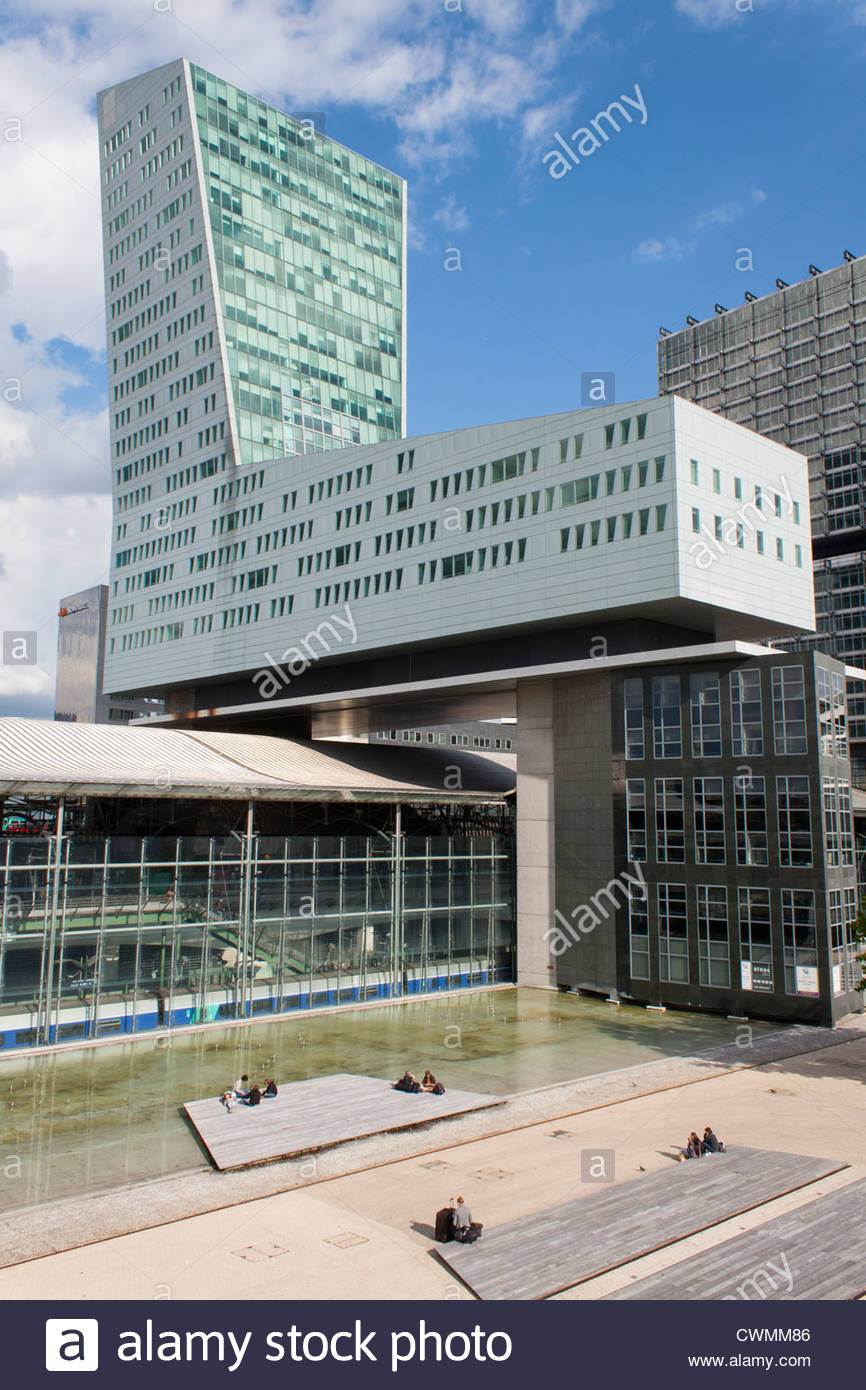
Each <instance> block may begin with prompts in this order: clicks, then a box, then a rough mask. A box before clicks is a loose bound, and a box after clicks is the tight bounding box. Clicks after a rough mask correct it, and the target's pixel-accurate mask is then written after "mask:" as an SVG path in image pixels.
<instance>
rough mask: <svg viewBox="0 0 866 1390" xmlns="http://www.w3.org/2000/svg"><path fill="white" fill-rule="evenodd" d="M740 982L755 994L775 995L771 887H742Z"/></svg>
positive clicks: (740, 908)
mask: <svg viewBox="0 0 866 1390" xmlns="http://www.w3.org/2000/svg"><path fill="white" fill-rule="evenodd" d="M738 894H739V917H740V983H741V985H742V988H743V989H747V990H752V991H754V992H755V993H756V994H772V993H773V937H772V929H771V920H770V890H769V888H740V889H738Z"/></svg>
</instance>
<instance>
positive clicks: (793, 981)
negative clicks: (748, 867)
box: [782, 888, 819, 995]
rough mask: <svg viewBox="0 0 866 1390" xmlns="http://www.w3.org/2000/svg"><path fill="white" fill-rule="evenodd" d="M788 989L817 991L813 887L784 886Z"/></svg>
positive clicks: (800, 992) (786, 986) (787, 990)
mask: <svg viewBox="0 0 866 1390" xmlns="http://www.w3.org/2000/svg"><path fill="white" fill-rule="evenodd" d="M782 939H783V942H784V948H785V993H786V994H812V995H815V994H818V992H819V990H818V947H817V941H816V936H815V894H814V893H813V891H812V890H811V888H783V889H782Z"/></svg>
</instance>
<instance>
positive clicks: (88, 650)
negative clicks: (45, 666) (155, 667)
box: [54, 584, 161, 724]
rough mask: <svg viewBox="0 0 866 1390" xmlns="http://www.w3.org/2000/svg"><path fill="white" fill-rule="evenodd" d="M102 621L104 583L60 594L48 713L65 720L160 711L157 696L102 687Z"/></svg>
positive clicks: (116, 719) (105, 719)
mask: <svg viewBox="0 0 866 1390" xmlns="http://www.w3.org/2000/svg"><path fill="white" fill-rule="evenodd" d="M107 626H108V585H107V584H96V585H94V586H93V588H91V589H84V590H82V591H81V592H80V593H77V594H70V595H69V596H68V597H67V598H63V599H61V600H60V611H59V614H58V628H57V681H56V686H55V693H54V718H55V719H58V720H63V721H68V722H71V723H85V724H107V723H127V722H128V721H129V720H130V719H135V718H137V717H139V716H141V715H143V714H152V713H157V712H160V711H161V706H160V705H159V704H158V702H154V701H150V700H144V699H138V698H136V697H135V696H131V695H125V696H124V695H119V696H108V695H104V694H103V691H102V682H103V666H104V661H105V642H106V629H107Z"/></svg>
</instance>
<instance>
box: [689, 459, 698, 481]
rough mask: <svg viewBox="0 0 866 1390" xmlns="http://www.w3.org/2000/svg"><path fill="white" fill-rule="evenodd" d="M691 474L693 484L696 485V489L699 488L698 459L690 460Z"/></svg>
mask: <svg viewBox="0 0 866 1390" xmlns="http://www.w3.org/2000/svg"><path fill="white" fill-rule="evenodd" d="M689 473H690V476H691V480H692V482H693V483H694V485H695V487H697V484H698V461H697V459H689Z"/></svg>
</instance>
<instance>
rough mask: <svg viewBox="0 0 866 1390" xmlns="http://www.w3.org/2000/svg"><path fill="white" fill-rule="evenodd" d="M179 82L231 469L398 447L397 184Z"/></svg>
mask: <svg viewBox="0 0 866 1390" xmlns="http://www.w3.org/2000/svg"><path fill="white" fill-rule="evenodd" d="M190 73H191V77H192V85H193V91H194V100H195V116H196V120H197V125H198V134H199V141H200V148H201V159H202V166H203V174H204V181H205V189H206V193H205V196H206V198H207V199H208V206H209V214H210V221H211V227H212V232H213V242H214V253H215V258H216V268H217V277H218V286H219V295H220V299H221V308H222V314H223V322H224V328H225V338H226V346H227V351H228V363H229V373H230V376H231V381H232V390H233V395H234V407H235V414H236V420H237V427H238V433H239V436H240V449H241V461H242V462H251V461H256V460H260V459H266V458H280V457H283V456H285V455H287V454H296V453H308V452H314V451H318V450H322V449H328V448H342V447H344V446H345V445H348V444H371V443H377V442H379V441H382V440H387V439H392V438H398V437H399V436H400V435H401V434H402V431H403V418H402V415H403V385H402V383H403V304H404V271H403V253H404V185H403V182H402V180H401V179H399V178H397V177H396V176H395V175H393V174H390V173H389V172H388V171H387V170H385V169H383V168H381V167H380V166H379V165H377V164H374V163H372V162H371V161H370V160H367V159H363V158H361V157H360V156H359V155H356V154H354V153H353V152H351V151H350V150H348V149H346V147H345V146H343V145H340V144H337V143H336V142H335V141H333V140H329V139H328V138H327V137H326V136H325V135H323V134H321V133H320V132H319V131H318V130H315V131H314V130H313V129H312V127H311V125H310V124H309V123H304V122H303V121H302V120H296V119H294V118H292V117H290V116H286V115H285V114H283V113H282V112H279V111H277V110H276V109H275V108H274V107H271V106H268V105H266V104H265V103H263V102H261V101H257V100H256V99H255V98H254V97H252V96H249V95H247V94H246V93H244V92H241V91H239V90H238V89H237V88H236V87H233V86H231V84H230V83H227V82H224V81H222V80H220V79H218V78H216V77H214V76H212V75H211V74H210V73H207V72H205V71H204V69H202V68H198V67H195V66H194V65H190Z"/></svg>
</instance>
